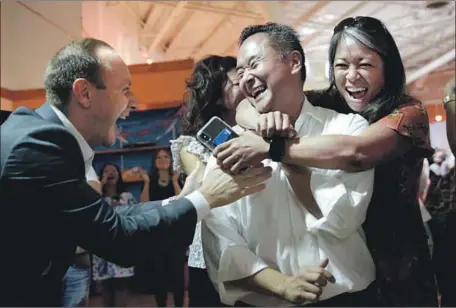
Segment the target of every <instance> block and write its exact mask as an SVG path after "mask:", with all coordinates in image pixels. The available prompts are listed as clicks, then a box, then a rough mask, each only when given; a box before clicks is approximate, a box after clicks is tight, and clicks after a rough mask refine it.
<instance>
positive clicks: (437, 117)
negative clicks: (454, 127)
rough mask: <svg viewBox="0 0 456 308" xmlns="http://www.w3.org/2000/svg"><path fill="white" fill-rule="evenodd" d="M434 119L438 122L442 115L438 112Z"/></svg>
mask: <svg viewBox="0 0 456 308" xmlns="http://www.w3.org/2000/svg"><path fill="white" fill-rule="evenodd" d="M435 120H436V121H437V122H440V121H442V120H443V117H442V116H441V115H440V114H438V115H436V116H435Z"/></svg>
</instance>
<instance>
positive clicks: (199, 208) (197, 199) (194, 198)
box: [50, 104, 211, 222]
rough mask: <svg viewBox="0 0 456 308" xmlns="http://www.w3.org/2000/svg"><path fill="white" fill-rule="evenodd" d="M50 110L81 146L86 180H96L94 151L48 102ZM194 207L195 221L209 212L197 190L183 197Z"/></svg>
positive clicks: (205, 201) (207, 204) (71, 124)
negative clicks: (93, 162) (93, 164)
mask: <svg viewBox="0 0 456 308" xmlns="http://www.w3.org/2000/svg"><path fill="white" fill-rule="evenodd" d="M50 106H51V108H52V110H54V112H55V113H56V114H57V117H58V118H59V119H60V121H61V122H62V123H63V125H64V126H65V127H66V128H67V129H68V130H69V131H70V132H71V133H72V134H73V135H74V137H75V138H76V140H77V142H78V144H79V147H80V148H81V152H82V157H83V159H84V165H85V172H86V179H87V181H98V176H97V174H96V172H95V170H94V169H93V167H92V161H93V157H94V152H93V150H92V148H91V147H90V145H89V144H88V143H87V141H86V140H85V139H84V137H83V136H82V135H81V133H80V132H79V131H78V130H77V129H76V127H74V125H73V123H71V121H70V120H69V119H68V118H67V117H66V116H65V115H64V114H63V112H62V111H60V110H59V109H58V108H57V107H55V106H54V105H52V104H50ZM185 198H186V199H188V200H189V201H190V202H191V203H192V204H193V206H194V207H195V209H196V214H197V221H198V222H199V221H201V220H202V219H203V218H204V217H206V215H207V214H209V212H210V210H211V209H210V207H209V203H208V202H207V200H206V198H204V196H203V195H202V194H201V193H200V192H199V191H194V192H192V193H190V194H189V195H187V196H186V197H185Z"/></svg>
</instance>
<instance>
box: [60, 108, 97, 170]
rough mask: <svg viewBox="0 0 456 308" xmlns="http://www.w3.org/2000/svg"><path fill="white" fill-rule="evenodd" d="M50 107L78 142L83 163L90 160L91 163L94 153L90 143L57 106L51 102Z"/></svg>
mask: <svg viewBox="0 0 456 308" xmlns="http://www.w3.org/2000/svg"><path fill="white" fill-rule="evenodd" d="M51 108H52V110H53V111H54V112H55V114H56V115H57V117H58V118H59V119H60V121H62V123H63V125H64V126H65V127H66V128H67V129H68V130H69V131H70V132H71V133H72V134H73V135H74V137H75V138H76V140H77V142H78V144H79V147H80V148H81V152H82V157H83V158H84V162H85V163H88V162H90V164H92V160H93V156H94V153H93V150H92V148H91V147H90V145H89V144H88V143H87V141H86V140H85V139H84V137H82V135H81V133H80V132H79V131H78V130H77V129H76V127H74V125H73V123H71V121H70V120H68V118H67V117H66V116H65V115H64V114H63V112H62V111H60V110H59V109H58V108H57V107H55V106H54V105H52V104H51Z"/></svg>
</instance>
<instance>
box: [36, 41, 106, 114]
mask: <svg viewBox="0 0 456 308" xmlns="http://www.w3.org/2000/svg"><path fill="white" fill-rule="evenodd" d="M103 47H104V48H108V49H112V50H113V49H114V48H113V47H111V46H110V45H109V44H107V43H106V42H103V41H100V40H97V39H94V38H82V39H78V40H74V41H71V42H70V43H68V44H67V45H65V46H64V47H63V48H61V49H60V50H59V51H58V52H57V54H56V55H55V56H54V57H53V58H52V59H51V61H50V62H49V63H48V66H47V68H46V73H45V75H44V87H45V89H46V99H47V100H48V102H49V103H51V104H53V105H55V106H56V107H57V108H59V109H61V110H62V111H65V110H66V107H67V104H68V102H69V99H70V94H71V90H72V87H73V82H74V81H75V80H76V79H78V78H85V79H87V80H89V81H90V82H92V83H94V84H95V85H96V86H97V88H101V89H103V88H104V87H105V86H104V83H103V79H102V77H101V68H102V63H101V61H100V59H99V57H98V56H97V55H96V52H97V50H98V49H100V48H103Z"/></svg>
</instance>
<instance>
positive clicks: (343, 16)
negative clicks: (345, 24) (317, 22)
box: [302, 1, 367, 49]
mask: <svg viewBox="0 0 456 308" xmlns="http://www.w3.org/2000/svg"><path fill="white" fill-rule="evenodd" d="M366 4H367V1H362V2H360V3H358V4H357V5H355V6H354V7H352V8H350V9H349V10H348V11H346V12H345V13H344V15H342V16H341V18H340V20H339V21H341V20H342V19H345V18H347V17H349V16H352V15H353V13H355V12H356V11H358V10H359V9H360V8H362V7H364V6H365V5H366ZM339 21H338V22H339ZM320 33H321V31H317V32H314V33H312V34H311V35H309V36H307V37H306V38H305V39H304V40H303V41H302V45H303V46H304V49H305V46H307V45H308V44H309V43H310V41H312V40H313V39H314V38H316V37H317V36H318V35H319V34H320Z"/></svg>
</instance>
